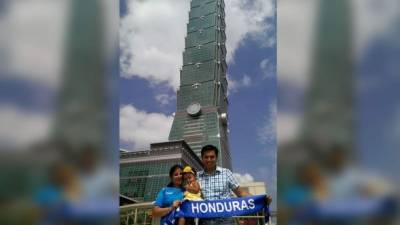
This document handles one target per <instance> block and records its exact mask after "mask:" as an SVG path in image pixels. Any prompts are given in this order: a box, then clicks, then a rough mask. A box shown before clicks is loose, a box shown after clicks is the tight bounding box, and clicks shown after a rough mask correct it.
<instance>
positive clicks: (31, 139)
mask: <svg viewBox="0 0 400 225" xmlns="http://www.w3.org/2000/svg"><path fill="white" fill-rule="evenodd" d="M118 12H119V3H118V1H107V0H85V1H80V0H72V1H70V0H28V1H19V0H17V1H8V0H5V1H1V3H0V27H1V28H2V30H3V31H7V32H1V34H0V123H1V124H2V126H1V128H0V182H1V184H2V185H1V188H0V224H65V223H68V224H114V223H115V224H117V223H118V222H119V221H118V220H119V218H118V207H119V204H118V183H119V180H118V177H119V168H118V165H119V163H118V159H119V155H118V154H119V153H118V130H119V128H118V121H119V119H118V115H119V113H118V104H119V103H118V89H117V87H116V85H117V82H116V81H117V79H118V74H119V71H118V68H119V66H118V61H119V60H118V26H119V24H118V21H119V15H118Z"/></svg>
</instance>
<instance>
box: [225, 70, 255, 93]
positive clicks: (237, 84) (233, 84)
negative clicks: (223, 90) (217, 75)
mask: <svg viewBox="0 0 400 225" xmlns="http://www.w3.org/2000/svg"><path fill="white" fill-rule="evenodd" d="M227 80H228V95H229V94H231V93H235V92H238V91H239V89H242V88H246V87H250V86H251V84H252V80H251V78H250V76H248V75H247V74H244V75H243V77H242V78H241V79H239V80H234V79H232V78H231V76H230V75H229V74H228V75H227Z"/></svg>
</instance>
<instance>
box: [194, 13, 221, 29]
mask: <svg viewBox="0 0 400 225" xmlns="http://www.w3.org/2000/svg"><path fill="white" fill-rule="evenodd" d="M217 18H218V16H217V15H216V14H209V15H206V16H203V17H197V18H194V19H192V20H190V21H189V23H188V24H187V32H188V33H191V32H194V31H197V30H199V29H204V28H207V27H211V26H216V25H220V23H217V22H218V19H217Z"/></svg>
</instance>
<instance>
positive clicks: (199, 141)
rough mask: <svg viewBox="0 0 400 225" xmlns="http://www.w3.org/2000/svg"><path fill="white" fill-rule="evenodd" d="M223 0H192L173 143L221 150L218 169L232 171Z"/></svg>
mask: <svg viewBox="0 0 400 225" xmlns="http://www.w3.org/2000/svg"><path fill="white" fill-rule="evenodd" d="M224 7H225V4H224V1H223V0H208V1H205V0H192V1H191V3H190V12H189V22H188V24H187V35H186V38H185V50H184V52H183V65H182V69H181V71H180V86H179V90H178V92H177V111H176V113H175V117H174V121H173V124H172V128H171V131H170V134H169V140H170V141H173V140H185V141H186V143H187V144H188V145H189V146H190V148H191V149H192V150H193V151H194V152H195V153H196V154H197V155H198V156H199V157H200V150H201V147H202V146H204V145H207V144H212V145H215V146H217V147H218V149H219V150H220V153H219V156H218V165H219V166H222V167H225V168H230V169H231V168H232V166H231V156H230V151H229V145H228V112H227V106H228V99H227V88H228V82H227V79H226V70H227V65H226V61H225V58H226V48H225V41H226V36H225V13H224Z"/></svg>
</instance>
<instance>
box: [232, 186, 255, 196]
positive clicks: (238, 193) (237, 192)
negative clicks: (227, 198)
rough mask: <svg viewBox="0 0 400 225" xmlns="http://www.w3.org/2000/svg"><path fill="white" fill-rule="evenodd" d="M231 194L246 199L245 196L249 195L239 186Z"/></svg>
mask: <svg viewBox="0 0 400 225" xmlns="http://www.w3.org/2000/svg"><path fill="white" fill-rule="evenodd" d="M233 193H235V195H236V196H238V197H246V196H250V195H251V194H250V193H249V192H247V191H246V190H245V189H243V188H242V187H240V186H239V187H237V188H236V189H234V190H233Z"/></svg>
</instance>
